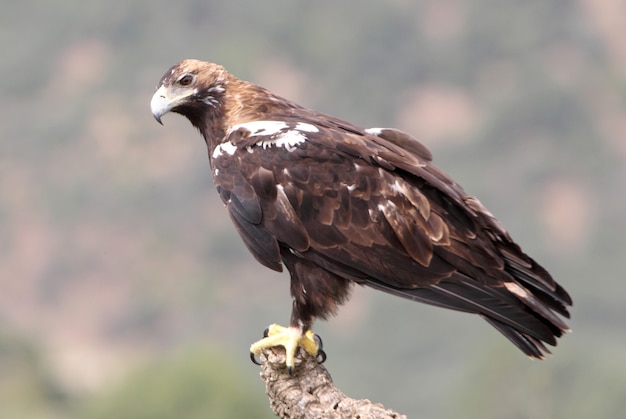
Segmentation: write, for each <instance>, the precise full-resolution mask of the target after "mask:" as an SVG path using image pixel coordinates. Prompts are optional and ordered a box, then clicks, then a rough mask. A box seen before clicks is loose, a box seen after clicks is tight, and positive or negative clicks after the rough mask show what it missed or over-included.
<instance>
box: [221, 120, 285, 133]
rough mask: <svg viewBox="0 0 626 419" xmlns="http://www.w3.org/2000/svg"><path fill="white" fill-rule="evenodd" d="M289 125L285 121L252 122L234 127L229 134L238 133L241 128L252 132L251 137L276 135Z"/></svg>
mask: <svg viewBox="0 0 626 419" xmlns="http://www.w3.org/2000/svg"><path fill="white" fill-rule="evenodd" d="M287 127H288V125H287V124H286V123H285V122H283V121H250V122H244V123H243V124H237V125H233V127H232V128H231V129H230V131H229V132H228V133H229V134H230V133H231V132H233V131H237V130H238V129H240V128H245V129H247V130H248V131H250V135H251V136H255V135H274V134H278V133H279V132H280V131H281V130H284V129H285V128H287Z"/></svg>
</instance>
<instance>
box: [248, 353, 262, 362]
mask: <svg viewBox="0 0 626 419" xmlns="http://www.w3.org/2000/svg"><path fill="white" fill-rule="evenodd" d="M250 361H252V363H253V364H255V365H261V362H259V361H257V360H256V356H255V355H254V352H250Z"/></svg>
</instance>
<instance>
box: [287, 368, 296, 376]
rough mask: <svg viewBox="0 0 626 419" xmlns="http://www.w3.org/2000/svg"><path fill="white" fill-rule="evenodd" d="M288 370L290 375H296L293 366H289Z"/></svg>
mask: <svg viewBox="0 0 626 419" xmlns="http://www.w3.org/2000/svg"><path fill="white" fill-rule="evenodd" d="M287 372H288V373H289V376H290V377H293V376H294V374H293V367H287Z"/></svg>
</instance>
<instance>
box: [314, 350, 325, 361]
mask: <svg viewBox="0 0 626 419" xmlns="http://www.w3.org/2000/svg"><path fill="white" fill-rule="evenodd" d="M315 360H316V361H317V363H318V364H323V363H324V362H326V352H324V350H323V349H322V348H321V347H320V350H319V351H317V355H316V356H315Z"/></svg>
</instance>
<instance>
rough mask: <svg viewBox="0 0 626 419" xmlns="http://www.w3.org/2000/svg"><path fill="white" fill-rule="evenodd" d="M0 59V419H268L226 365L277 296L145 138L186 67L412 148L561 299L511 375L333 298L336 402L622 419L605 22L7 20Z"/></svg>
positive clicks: (449, 331)
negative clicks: (195, 62) (261, 89)
mask: <svg viewBox="0 0 626 419" xmlns="http://www.w3.org/2000/svg"><path fill="white" fill-rule="evenodd" d="M0 33H1V36H0V48H1V51H2V60H0V93H1V95H2V101H0V115H1V117H0V118H2V119H1V121H2V122H1V123H0V237H1V240H0V418H5V417H9V418H15V417H20V418H70V419H73V418H82V417H93V418H99V417H120V418H123V417H128V418H140V417H153V418H154V417H163V418H167V417H172V418H174V417H190V418H192V417H270V411H269V408H268V407H267V402H266V401H265V400H264V398H263V390H264V389H263V386H262V383H261V382H260V380H259V379H258V369H257V368H256V367H255V366H253V365H248V364H249V361H248V358H247V356H248V355H247V350H248V347H249V344H250V343H251V342H252V341H254V340H255V339H257V338H258V337H259V335H260V333H261V332H262V330H263V329H264V328H265V327H266V326H267V324H269V323H272V322H278V323H287V322H288V320H289V309H290V303H289V297H288V280H287V277H286V276H285V275H283V276H279V275H277V274H275V273H273V272H270V271H268V270H266V269H264V268H261V267H260V265H258V264H257V263H256V262H255V261H254V260H253V259H252V257H251V256H250V255H249V254H248V253H247V251H246V250H245V249H244V248H243V246H242V244H241V243H240V240H239V238H238V237H237V235H236V232H235V230H234V228H233V227H232V226H231V224H230V221H229V220H228V217H227V215H226V213H225V211H224V209H223V207H222V205H221V203H220V201H219V198H218V197H217V194H216V193H215V192H214V188H213V185H212V184H211V179H210V172H209V168H208V161H207V158H206V149H205V145H204V144H203V141H202V139H201V137H200V136H199V135H198V134H197V132H195V130H194V129H193V128H192V127H191V126H190V125H189V124H188V122H187V121H185V120H184V119H183V118H180V117H177V116H173V115H168V116H166V117H165V118H164V123H165V126H164V127H161V126H159V125H158V124H156V123H155V122H154V120H153V119H152V117H151V115H150V112H149V101H150V97H151V95H152V93H153V89H154V87H155V85H156V83H157V81H158V80H159V78H160V77H161V75H162V74H163V73H164V72H165V71H166V70H167V68H169V67H170V66H171V65H172V64H174V63H175V62H177V61H179V60H180V59H183V58H189V57H194V58H199V59H205V60H210V61H214V62H218V63H220V64H222V65H224V66H226V68H228V69H229V70H230V71H231V72H232V73H234V74H235V75H237V76H239V77H241V78H243V79H247V80H251V81H254V82H256V83H258V84H261V85H263V86H265V87H267V88H269V89H270V90H273V91H275V92H277V93H279V94H282V95H283V96H285V97H288V98H290V99H293V100H295V101H297V102H299V103H301V104H303V105H306V106H309V107H312V108H315V109H318V110H320V111H323V112H326V113H330V114H333V115H336V116H339V117H341V118H344V119H347V120H349V121H351V122H354V123H356V124H360V125H362V126H365V127H372V126H395V127H398V128H401V129H403V130H406V131H408V132H411V133H413V134H415V135H416V136H417V137H418V138H420V139H421V140H422V141H423V142H424V143H425V144H426V145H427V146H428V147H430V148H431V150H433V152H434V154H435V161H436V162H437V163H438V165H439V166H440V167H441V168H443V169H444V170H445V171H446V172H448V173H449V174H451V175H452V176H453V177H454V178H455V179H456V180H458V181H459V182H460V183H461V184H463V185H464V187H465V189H466V190H467V191H468V192H469V193H471V194H473V195H476V196H478V197H479V198H480V199H481V201H482V202H483V203H484V204H485V205H486V206H487V207H488V208H490V210H491V211H492V212H493V213H494V214H495V215H496V216H497V217H498V218H499V219H500V220H501V221H502V222H503V223H504V224H505V225H506V226H507V228H508V229H509V231H510V232H511V234H512V236H513V237H514V238H515V239H516V240H517V241H518V242H519V243H520V244H522V246H523V247H524V249H525V250H526V251H527V252H528V253H529V254H531V255H532V256H533V257H534V258H535V259H537V260H538V261H540V262H541V263H542V264H543V265H544V266H546V267H547V268H548V269H549V270H550V271H551V272H552V273H553V275H554V277H555V278H557V280H558V281H559V282H560V283H561V284H563V285H564V286H565V287H566V288H567V289H568V290H569V291H570V293H571V294H572V296H573V298H574V303H575V306H574V310H573V319H572V321H571V325H572V327H573V329H574V333H572V334H571V335H568V336H566V337H565V338H564V339H562V340H561V342H560V344H559V347H558V348H555V351H554V352H555V356H554V357H551V358H550V359H548V360H547V361H544V362H531V361H529V360H528V359H526V358H525V357H524V356H523V355H521V354H520V353H518V351H517V350H516V349H515V348H514V347H513V346H512V345H510V344H509V343H508V342H507V341H506V340H505V339H504V338H502V337H501V336H499V334H498V333H497V332H496V331H494V330H492V329H490V328H489V327H488V325H486V324H484V322H482V321H481V320H480V319H477V318H470V317H467V316H463V315H460V314H459V313H451V312H446V311H444V310H440V309H435V308H432V307H424V306H421V305H418V304H413V303H410V302H406V301H400V300H398V299H397V298H393V297H389V296H386V295H381V294H380V293H376V292H373V291H370V290H363V289H355V291H354V293H353V294H354V295H353V298H352V299H351V301H350V302H349V303H348V304H347V305H346V306H345V307H343V309H342V310H341V312H340V314H339V316H338V317H337V318H335V319H333V320H332V321H330V322H328V323H318V324H317V325H316V331H317V332H318V333H320V334H321V335H322V336H323V337H324V341H325V347H326V349H327V352H328V356H329V359H328V362H327V364H328V367H329V369H330V371H331V373H332V374H333V377H334V378H335V380H336V383H337V385H338V386H339V387H341V388H342V390H343V391H345V392H346V393H347V394H349V395H350V396H353V397H366V398H370V399H372V400H375V401H380V402H383V403H385V404H386V405H389V407H392V408H394V409H396V410H398V411H400V412H404V413H407V414H408V415H409V416H410V417H423V418H431V419H434V418H459V417H463V418H465V419H470V418H482V419H484V418H526V417H533V418H568V419H576V418H585V419H586V418H589V417H599V418H600V417H606V418H611V417H619V416H621V415H622V414H623V413H622V412H623V411H624V409H625V408H626V327H625V326H624V318H626V306H625V305H624V298H625V296H626V288H625V287H624V284H623V276H624V269H623V267H622V260H623V258H624V251H625V250H626V234H625V233H626V186H625V184H626V137H625V136H626V5H625V4H624V2H622V1H619V0H594V1H592V0H578V1H575V2H565V1H559V0H546V1H527V2H519V1H513V0H497V1H496V0H474V1H470V0H465V1H464V0H420V1H408V0H392V1H387V2H377V1H371V0H366V1H361V2H359V3H358V5H357V4H356V3H354V2H337V1H327V0H321V1H315V2H296V1H289V2H282V1H276V0H266V1H262V2H261V1H253V0H247V1H243V0H242V1H237V0H235V1H229V2H219V3H218V2H209V1H202V0H181V1H179V2H162V1H145V0H129V1H126V2H120V3H117V4H115V6H112V4H111V3H110V2H104V1H100V0H94V1H90V2H75V1H67V0H58V1H56V2H45V1H41V0H25V1H22V2H10V3H6V4H4V5H3V12H2V14H0ZM203 356H204V358H203ZM197 371H201V372H202V374H197V373H195V372H197ZM207 377H208V378H207ZM233 381H234V382H239V383H241V385H240V386H237V385H235V384H232V383H233ZM159 382H165V383H168V382H170V383H172V386H169V387H168V386H163V387H161V386H159V385H157V384H155V383H159ZM147 383H152V384H154V385H147ZM220 383H223V385H222V389H224V390H227V391H224V392H223V393H216V391H214V390H213V389H214V388H220ZM215 386H217V387H215ZM215 394H218V397H217V398H216V399H211V398H210V397H212V395H215ZM227 399H228V400H231V399H232V400H233V401H234V402H233V403H231V404H230V405H228V400H227ZM242 399H250V400H251V403H252V407H250V409H251V410H248V411H246V412H257V413H256V416H254V414H250V413H242V412H244V411H243V410H236V409H237V408H240V409H243V408H246V409H247V408H248V407H247V406H245V407H244V406H242V405H241V403H239V404H238V403H237V401H241V400H242ZM207 400H208V403H207V404H203V401H204V402H206V401H207ZM211 400H226V401H225V402H224V403H225V406H226V405H228V406H226V407H224V409H225V410H214V411H211V410H209V409H210V406H215V403H216V402H212V401H211ZM255 403H256V404H255ZM116 408H117V409H118V410H115V409H116ZM189 409H191V410H189ZM194 409H195V410H194ZM220 409H221V407H220ZM233 409H235V410H233ZM154 412H158V414H157V413H154ZM125 415H126V416H125ZM158 415H161V416H158Z"/></svg>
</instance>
